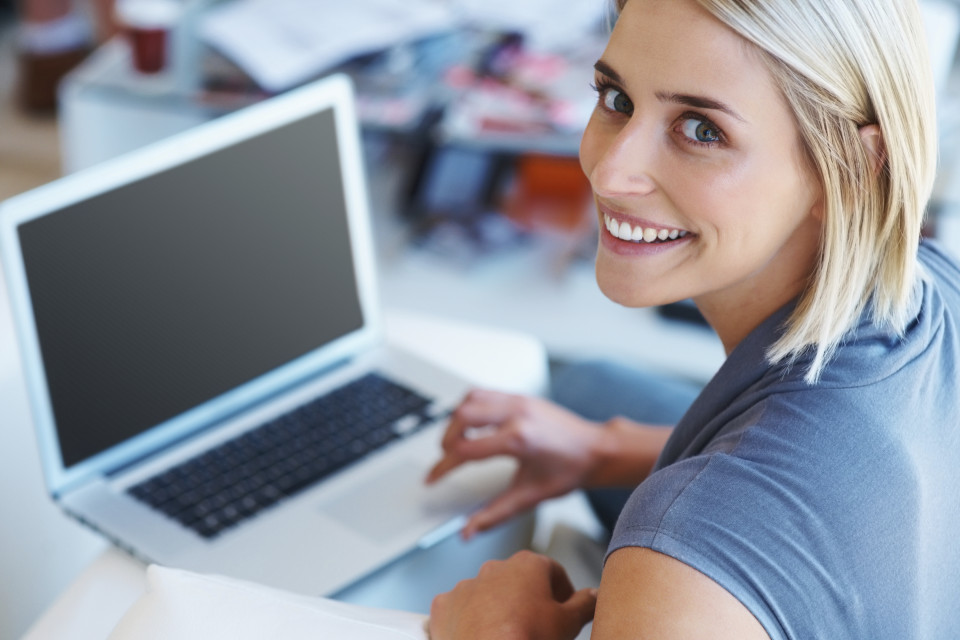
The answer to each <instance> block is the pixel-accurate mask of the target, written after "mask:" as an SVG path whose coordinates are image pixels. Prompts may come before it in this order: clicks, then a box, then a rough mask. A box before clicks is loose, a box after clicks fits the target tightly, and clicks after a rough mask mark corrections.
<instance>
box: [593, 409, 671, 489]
mask: <svg viewBox="0 0 960 640" xmlns="http://www.w3.org/2000/svg"><path fill="white" fill-rule="evenodd" d="M671 431H672V428H671V427H662V426H652V425H644V424H638V423H636V422H632V421H630V420H627V419H626V418H621V417H616V418H612V419H611V420H608V421H607V422H605V423H603V424H602V426H601V427H600V428H599V429H597V433H596V437H594V438H593V439H592V440H591V442H590V446H589V458H590V460H591V463H590V471H588V472H587V474H586V475H585V478H584V488H599V487H635V486H636V485H638V484H640V483H641V482H642V481H643V480H644V479H645V478H646V477H647V476H648V475H649V474H650V471H651V470H652V469H653V466H654V464H656V461H657V458H658V457H659V456H660V452H661V451H662V450H663V446H664V444H666V441H667V438H669V436H670V433H671Z"/></svg>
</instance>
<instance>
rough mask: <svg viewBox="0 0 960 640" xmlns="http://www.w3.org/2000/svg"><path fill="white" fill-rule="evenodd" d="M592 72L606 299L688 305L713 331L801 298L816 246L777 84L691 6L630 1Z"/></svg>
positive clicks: (584, 156)
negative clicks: (684, 302) (692, 304)
mask: <svg viewBox="0 0 960 640" xmlns="http://www.w3.org/2000/svg"><path fill="white" fill-rule="evenodd" d="M596 69H597V72H596V79H595V83H596V87H597V92H598V101H597V107H596V109H595V111H594V113H593V116H592V117H591V119H590V123H589V125H588V126H587V129H586V132H585V133H584V136H583V142H582V144H581V147H580V160H581V164H582V166H583V170H584V172H585V173H586V175H587V177H588V178H589V179H590V183H591V185H592V186H593V191H594V196H595V200H596V203H597V208H598V214H599V218H600V247H599V252H598V256H597V281H598V283H599V285H600V288H601V289H602V290H603V292H604V293H605V294H606V295H607V296H608V297H609V298H611V299H612V300H614V301H616V302H619V303H621V304H624V305H627V306H650V305H658V304H665V303H668V302H674V301H677V300H682V299H684V298H693V299H694V300H695V301H696V302H697V304H698V306H699V307H700V308H701V310H702V311H703V312H704V314H705V315H706V316H707V319H708V320H710V322H711V324H713V325H714V327H715V328H716V329H717V330H718V332H721V329H720V327H718V324H719V325H723V324H724V322H727V323H736V324H738V325H739V326H743V327H744V328H745V329H746V330H747V331H749V330H750V329H752V328H753V326H755V325H756V324H757V323H759V322H760V321H761V320H762V319H763V318H765V317H766V316H767V315H769V314H770V313H772V312H773V311H774V310H775V309H777V308H779V307H780V306H782V305H783V304H784V303H786V302H787V301H789V300H790V299H791V298H793V297H794V296H796V295H797V294H798V293H799V292H800V291H801V289H802V288H803V286H804V284H805V281H806V278H807V277H808V276H809V274H810V273H811V270H812V268H813V265H814V262H815V256H816V252H817V245H818V242H819V233H820V222H819V198H820V190H819V188H818V187H817V186H816V181H815V180H814V179H813V178H812V174H811V173H810V171H809V170H807V169H806V168H805V163H804V161H803V152H802V147H801V142H800V137H799V132H798V129H797V125H796V124H795V122H794V119H793V116H792V114H791V111H790V109H789V107H788V106H787V104H786V102H785V101H784V99H783V98H782V96H781V95H780V93H779V91H778V90H777V88H776V87H775V85H774V82H773V78H772V76H771V75H770V73H769V72H768V70H767V69H766V67H765V66H764V63H763V62H762V61H761V58H760V56H759V55H758V53H757V52H756V51H755V50H754V49H753V48H752V45H750V44H748V43H747V42H746V41H744V40H743V39H741V38H740V37H739V36H737V35H736V34H735V33H734V32H733V31H731V30H730V29H728V28H727V27H725V26H724V25H723V24H721V23H720V22H719V21H717V20H716V19H714V18H713V17H712V16H710V15H709V14H708V13H706V12H705V11H704V10H703V9H701V8H700V7H699V5H697V4H696V3H695V2H694V1H693V0H630V1H629V2H628V3H627V5H626V7H625V8H624V10H623V12H622V14H621V15H620V18H619V20H618V21H617V24H616V27H615V28H614V31H613V34H612V36H611V38H610V42H609V45H608V46H607V49H606V51H605V52H604V54H603V56H602V58H601V59H600V61H598V63H597V65H596ZM743 323H747V325H749V326H745V325H744V324H743ZM744 335H745V334H744ZM721 338H723V339H724V342H725V343H727V342H728V340H727V339H726V338H725V337H724V335H723V333H722V332H721Z"/></svg>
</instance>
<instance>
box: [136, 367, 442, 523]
mask: <svg viewBox="0 0 960 640" xmlns="http://www.w3.org/2000/svg"><path fill="white" fill-rule="evenodd" d="M433 419H434V417H433V416H431V415H430V400H428V399H427V398H424V397H423V396H421V395H419V394H417V393H415V392H413V391H411V390H410V389H407V388H405V387H402V386H400V385H398V384H396V383H394V382H391V381H389V380H387V379H386V378H384V377H382V376H379V375H377V374H373V373H372V374H368V375H366V376H365V377H363V378H360V379H358V380H356V381H354V382H351V383H349V384H347V385H345V386H343V387H340V388H338V389H335V390H333V391H331V392H329V393H327V394H326V395H324V396H321V397H320V398H317V399H316V400H313V401H311V402H310V403H308V404H305V405H303V406H300V407H298V408H296V409H294V410H293V411H290V412H289V413H286V414H284V415H282V416H280V417H278V418H276V419H274V420H271V421H270V422H268V423H266V424H264V425H261V426H260V427H257V428H255V429H253V430H251V431H247V432H246V433H243V434H241V435H239V436H237V437H236V438H233V439H232V440H228V441H226V442H224V443H223V444H221V445H219V446H217V447H216V448H214V449H211V450H210V451H207V452H205V453H203V454H201V455H199V456H197V457H195V458H191V459H190V460H187V461H185V462H183V463H181V464H179V465H178V466H176V467H173V468H171V469H169V470H167V471H165V472H163V473H162V474H160V475H157V476H154V477H152V478H150V479H148V480H145V481H144V482H141V483H140V484H137V485H135V486H133V487H131V488H130V489H129V490H128V492H129V493H130V494H131V495H133V496H134V497H135V498H137V499H138V500H140V501H142V502H145V503H147V504H148V505H150V506H151V507H153V508H155V509H158V510H160V511H162V512H163V513H165V514H166V515H167V516H169V517H170V518H173V519H174V520H176V521H178V522H180V523H181V524H182V525H184V526H185V527H188V528H190V529H192V530H193V531H195V532H197V533H198V534H200V535H201V536H203V537H204V538H213V537H214V536H216V535H217V534H219V533H220V532H221V531H223V530H224V529H227V528H229V527H232V526H233V525H235V524H237V523H239V522H241V521H243V520H245V519H247V518H250V517H252V516H254V515H256V514H257V513H259V512H260V511H262V510H263V509H266V508H267V507H269V506H271V505H273V504H275V503H276V502H278V501H280V500H281V499H283V498H285V497H287V496H292V495H294V494H296V493H297V492H299V491H301V490H302V489H305V488H306V487H308V486H310V485H312V484H314V483H315V482H317V481H318V480H320V479H322V478H324V477H326V476H328V475H330V474H332V473H334V472H336V471H338V470H339V469H342V468H343V467H345V466H347V465H349V464H351V463H352V462H355V461H356V460H358V459H360V458H362V457H363V456H365V455H366V454H368V453H369V452H371V451H373V450H375V449H378V448H380V447H382V446H384V445H386V444H388V443H390V442H391V441H393V440H396V439H397V438H400V437H402V436H404V435H408V434H409V433H412V432H414V431H417V430H418V429H419V428H421V427H423V426H425V425H426V424H428V423H429V422H430V421H431V420H433Z"/></svg>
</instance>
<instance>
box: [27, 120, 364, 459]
mask: <svg viewBox="0 0 960 640" xmlns="http://www.w3.org/2000/svg"><path fill="white" fill-rule="evenodd" d="M18 231H19V234H20V241H21V245H22V251H23V256H24V264H25V268H26V275H27V282H28V284H29V287H30V295H31V298H32V301H33V309H34V315H35V319H36V324H37V331H38V336H39V342H40V349H41V353H42V357H43V364H44V366H45V368H46V376H47V383H48V387H49V389H50V394H51V402H52V407H53V413H54V417H55V420H56V428H57V431H58V435H59V441H60V446H61V452H62V456H63V463H64V466H65V467H70V466H71V465H74V464H76V463H78V462H80V461H83V460H85V459H86V458H88V457H90V456H92V455H95V454H97V453H99V452H101V451H104V450H106V449H108V448H109V447H111V446H113V445H116V444H118V443H120V442H123V441H125V440H127V439H128V438H130V437H132V436H134V435H137V434H139V433H141V432H142V431H144V430H146V429H149V428H150V427H152V426H154V425H156V424H158V423H161V422H163V421H165V420H167V419H170V418H172V417H174V416H176V415H178V414H180V413H182V412H184V411H186V410H188V409H190V408H192V407H195V406H197V405H199V404H201V403H203V402H205V401H208V400H210V399H212V398H215V397H216V396H218V395H220V394H222V393H224V392H226V391H229V390H231V389H233V388H235V387H237V386H238V385H241V384H243V383H245V382H248V381H250V380H252V379H254V378H256V377H258V376H260V375H262V374H264V373H267V372H269V371H271V370H272V369H274V368H276V367H278V366H280V365H283V364H285V363H287V362H290V361H291V360H294V359H296V358H298V357H299V356H302V355H304V354H306V353H308V352H310V351H312V350H314V349H316V348H318V347H320V346H322V345H324V344H325V343H327V342H329V341H331V340H333V339H335V338H338V337H340V336H343V335H344V334H347V333H349V332H351V331H353V330H356V329H358V328H360V327H361V324H362V321H363V319H362V314H361V308H360V302H359V299H358V294H357V290H356V284H355V282H356V279H355V277H354V269H353V262H352V259H351V253H350V238H349V232H348V226H347V218H346V211H345V199H344V188H343V180H342V176H341V169H340V163H339V154H338V151H337V139H336V130H335V126H334V115H333V112H332V110H327V111H325V112H321V113H319V114H315V115H311V116H309V117H306V118H304V119H302V120H299V121H297V122H294V123H291V124H287V125H285V126H283V127H282V128H280V129H275V130H272V131H270V132H268V133H264V134H261V135H259V136H258V137H256V138H252V139H249V140H246V141H243V142H240V143H237V144H235V145H233V146H231V147H229V148H226V149H221V150H219V151H216V152H214V153H212V154H210V155H207V156H204V157H201V158H199V159H195V160H192V161H190V162H189V163H187V164H184V165H180V166H177V167H175V168H172V169H168V170H166V171H164V172H162V173H158V174H155V175H151V176H149V177H147V178H144V179H141V180H140V181H138V182H135V183H131V184H127V185H126V186H123V187H121V188H118V189H115V190H113V191H110V192H107V193H103V194H100V195H98V196H95V197H93V198H91V199H88V200H86V201H83V202H78V203H76V204H73V205H71V206H69V207H67V208H64V209H62V210H60V211H57V212H54V213H52V214H49V215H45V216H43V217H41V218H38V219H35V220H32V221H30V222H26V223H24V224H22V225H21V226H20V227H19V229H18Z"/></svg>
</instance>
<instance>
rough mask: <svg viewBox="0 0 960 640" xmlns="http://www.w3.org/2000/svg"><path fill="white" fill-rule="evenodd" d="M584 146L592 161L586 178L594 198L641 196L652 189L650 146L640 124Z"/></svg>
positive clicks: (648, 138) (651, 150)
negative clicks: (598, 196) (588, 147)
mask: <svg viewBox="0 0 960 640" xmlns="http://www.w3.org/2000/svg"><path fill="white" fill-rule="evenodd" d="M588 143H589V145H590V147H591V149H590V150H589V151H588V153H593V154H594V156H595V157H594V158H593V160H594V163H593V167H592V168H591V169H590V170H589V172H588V174H587V177H588V178H589V179H590V184H591V185H592V186H593V190H594V192H595V193H596V194H597V195H600V196H607V197H615V196H625V195H645V194H647V193H650V192H651V191H652V190H653V189H654V184H655V183H654V180H653V177H652V174H651V172H652V170H653V162H654V159H655V149H654V144H653V142H652V140H651V136H650V132H649V131H646V130H645V129H644V127H643V126H642V125H641V124H640V123H638V122H630V123H628V124H627V125H626V126H624V127H623V128H621V129H620V130H619V131H617V132H616V134H615V135H608V136H601V137H600V139H597V140H595V141H588Z"/></svg>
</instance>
